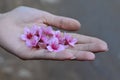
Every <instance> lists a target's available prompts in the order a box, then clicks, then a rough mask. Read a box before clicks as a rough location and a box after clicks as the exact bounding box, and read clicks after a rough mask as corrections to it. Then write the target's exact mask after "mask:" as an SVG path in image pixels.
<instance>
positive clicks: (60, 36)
mask: <svg viewBox="0 0 120 80" xmlns="http://www.w3.org/2000/svg"><path fill="white" fill-rule="evenodd" d="M54 36H55V37H56V38H58V40H59V44H64V42H65V41H64V37H63V36H62V35H61V32H60V31H59V30H58V31H55V33H54Z"/></svg>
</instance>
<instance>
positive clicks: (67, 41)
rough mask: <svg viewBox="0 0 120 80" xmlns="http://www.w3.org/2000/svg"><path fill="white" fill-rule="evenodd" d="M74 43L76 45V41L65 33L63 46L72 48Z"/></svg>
mask: <svg viewBox="0 0 120 80" xmlns="http://www.w3.org/2000/svg"><path fill="white" fill-rule="evenodd" d="M75 43H77V39H75V38H73V37H71V36H70V35H68V34H66V33H65V45H70V46H74V45H75Z"/></svg>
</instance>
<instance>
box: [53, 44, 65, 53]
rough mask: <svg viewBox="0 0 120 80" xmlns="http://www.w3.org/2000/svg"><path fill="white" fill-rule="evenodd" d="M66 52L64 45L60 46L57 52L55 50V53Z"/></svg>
mask: <svg viewBox="0 0 120 80" xmlns="http://www.w3.org/2000/svg"><path fill="white" fill-rule="evenodd" d="M63 50H65V46H64V45H59V48H58V49H57V50H54V52H60V51H63Z"/></svg>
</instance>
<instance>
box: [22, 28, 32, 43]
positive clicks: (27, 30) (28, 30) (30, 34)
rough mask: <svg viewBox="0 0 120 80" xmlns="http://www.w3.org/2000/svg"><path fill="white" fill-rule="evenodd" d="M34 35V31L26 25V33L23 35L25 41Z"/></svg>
mask: <svg viewBox="0 0 120 80" xmlns="http://www.w3.org/2000/svg"><path fill="white" fill-rule="evenodd" d="M33 36H34V33H32V32H31V31H30V29H29V28H27V27H26V28H25V29H24V34H22V35H21V39H22V40H24V41H26V40H30V39H32V38H33Z"/></svg>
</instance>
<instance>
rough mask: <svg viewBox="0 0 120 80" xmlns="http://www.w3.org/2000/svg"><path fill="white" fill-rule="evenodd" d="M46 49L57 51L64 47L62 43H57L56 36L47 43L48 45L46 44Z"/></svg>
mask: <svg viewBox="0 0 120 80" xmlns="http://www.w3.org/2000/svg"><path fill="white" fill-rule="evenodd" d="M47 49H48V50H49V51H53V52H59V51H62V50H64V49H65V46H64V45H61V44H59V41H58V39H57V38H55V37H54V38H53V39H52V40H51V42H50V43H49V45H48V46H47Z"/></svg>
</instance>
